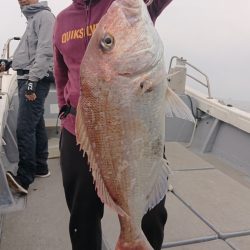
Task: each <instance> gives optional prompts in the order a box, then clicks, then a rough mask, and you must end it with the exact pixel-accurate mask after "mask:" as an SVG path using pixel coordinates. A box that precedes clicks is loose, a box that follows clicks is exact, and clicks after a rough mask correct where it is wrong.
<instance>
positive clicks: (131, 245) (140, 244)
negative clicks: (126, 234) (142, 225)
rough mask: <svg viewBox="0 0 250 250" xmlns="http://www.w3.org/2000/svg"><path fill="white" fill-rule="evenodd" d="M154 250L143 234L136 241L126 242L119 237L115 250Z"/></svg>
mask: <svg viewBox="0 0 250 250" xmlns="http://www.w3.org/2000/svg"><path fill="white" fill-rule="evenodd" d="M132 249H133V250H153V248H152V247H151V246H150V244H149V243H148V241H147V239H146V237H145V236H144V235H143V233H141V234H140V235H139V237H138V238H137V239H135V240H134V241H129V242H128V241H125V240H124V239H122V237H121V236H120V237H119V240H118V242H117V243H116V247H115V250H132Z"/></svg>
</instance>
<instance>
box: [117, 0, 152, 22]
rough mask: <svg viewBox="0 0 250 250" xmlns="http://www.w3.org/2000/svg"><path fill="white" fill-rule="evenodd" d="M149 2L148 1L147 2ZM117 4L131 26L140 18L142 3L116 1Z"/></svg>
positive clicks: (132, 0)
mask: <svg viewBox="0 0 250 250" xmlns="http://www.w3.org/2000/svg"><path fill="white" fill-rule="evenodd" d="M149 1H150V0H149ZM116 2H117V4H118V5H120V8H121V10H122V12H123V14H124V16H125V17H126V19H127V21H128V23H130V24H131V25H132V24H134V23H135V22H137V21H138V20H139V19H140V17H141V11H142V4H141V3H142V1H139V0H116Z"/></svg>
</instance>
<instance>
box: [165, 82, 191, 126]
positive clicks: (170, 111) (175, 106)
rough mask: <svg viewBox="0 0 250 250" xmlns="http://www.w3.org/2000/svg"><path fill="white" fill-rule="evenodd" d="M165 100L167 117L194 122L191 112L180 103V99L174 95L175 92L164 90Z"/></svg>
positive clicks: (168, 89)
mask: <svg viewBox="0 0 250 250" xmlns="http://www.w3.org/2000/svg"><path fill="white" fill-rule="evenodd" d="M165 99H166V107H165V112H166V116H167V117H178V118H181V119H185V120H188V121H191V122H195V121H194V117H193V115H192V112H191V110H190V109H189V108H188V106H187V105H186V104H185V103H184V102H183V101H182V99H181V98H180V97H179V96H178V95H177V94H175V92H174V91H173V90H171V89H170V88H169V87H168V88H167V90H166V98H165Z"/></svg>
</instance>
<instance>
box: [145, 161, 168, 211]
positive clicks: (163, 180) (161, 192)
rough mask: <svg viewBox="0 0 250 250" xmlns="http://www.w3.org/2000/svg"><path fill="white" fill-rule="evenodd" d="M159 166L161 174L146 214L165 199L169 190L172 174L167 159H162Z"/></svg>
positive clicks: (149, 200)
mask: <svg viewBox="0 0 250 250" xmlns="http://www.w3.org/2000/svg"><path fill="white" fill-rule="evenodd" d="M159 164H160V166H159V167H160V173H159V175H158V178H157V179H156V181H155V184H154V186H153V189H152V192H151V193H150V196H149V199H148V204H147V205H146V210H145V211H144V212H145V213H146V212H147V211H148V210H150V209H152V208H154V207H155V206H156V205H157V204H158V203H159V202H160V201H161V200H162V199H163V198H164V196H165V195H166V193H167V190H168V175H169V174H170V172H169V167H168V166H167V162H166V160H165V159H162V160H161V161H160V162H159Z"/></svg>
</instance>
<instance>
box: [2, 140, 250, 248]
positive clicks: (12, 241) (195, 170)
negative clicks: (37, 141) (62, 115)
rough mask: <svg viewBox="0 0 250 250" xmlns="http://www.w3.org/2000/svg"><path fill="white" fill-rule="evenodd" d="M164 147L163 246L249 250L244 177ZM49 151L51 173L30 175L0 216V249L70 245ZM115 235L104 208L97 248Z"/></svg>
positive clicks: (113, 219)
mask: <svg viewBox="0 0 250 250" xmlns="http://www.w3.org/2000/svg"><path fill="white" fill-rule="evenodd" d="M53 143H54V144H55V143H56V142H55V141H54V142H53ZM166 149H167V150H166V151H167V156H168V160H169V162H170V166H171V169H172V171H173V174H172V175H171V176H170V181H169V182H170V184H171V186H172V187H173V190H171V191H169V192H168V193H167V199H166V207H167V210H168V221H167V224H166V227H165V238H164V244H163V248H168V249H171V250H215V249H216V250H232V249H233V250H249V249H250V247H249V246H250V189H249V188H250V181H249V180H250V179H249V177H248V176H246V175H243V174H242V173H240V172H237V170H235V169H233V168H232V167H230V166H227V165H225V163H223V162H222V161H220V160H218V159H215V158H212V157H210V156H209V155H202V156H198V155H196V154H194V153H193V152H191V151H190V150H188V149H187V148H185V147H184V146H183V145H181V144H179V143H167V144H166ZM51 152H52V151H51ZM55 152H56V150H55ZM55 152H54V153H53V154H54V155H53V154H52V155H51V157H52V158H51V159H50V160H49V167H50V170H51V177H49V178H44V179H42V178H40V179H36V180H35V182H34V183H33V184H32V186H31V188H30V192H29V194H28V196H27V199H18V200H19V208H20V210H19V211H16V212H12V213H9V214H7V215H5V216H4V218H3V225H2V238H1V245H0V250H69V249H71V247H70V239H69V234H68V219H69V213H68V210H67V207H66V202H65V199H64V193H63V187H62V181H61V173H60V167H59V158H58V157H56V153H55ZM54 157H55V158H54ZM118 233H119V224H118V220H117V216H116V215H115V214H114V213H113V212H112V211H111V210H109V209H107V208H106V209H105V216H104V219H103V234H104V241H105V246H103V249H105V250H109V249H114V246H115V243H116V239H117V237H118Z"/></svg>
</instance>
